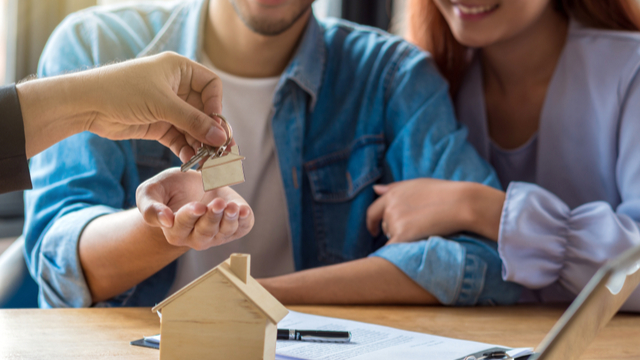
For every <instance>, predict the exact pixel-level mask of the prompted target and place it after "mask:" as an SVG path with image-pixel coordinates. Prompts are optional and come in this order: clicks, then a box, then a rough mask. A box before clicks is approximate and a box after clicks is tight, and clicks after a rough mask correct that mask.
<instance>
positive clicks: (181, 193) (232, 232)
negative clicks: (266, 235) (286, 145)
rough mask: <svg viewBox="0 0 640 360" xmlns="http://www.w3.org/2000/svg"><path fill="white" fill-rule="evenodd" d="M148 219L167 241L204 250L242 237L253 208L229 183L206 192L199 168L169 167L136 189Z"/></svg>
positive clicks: (178, 245) (137, 198)
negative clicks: (228, 185) (181, 168)
mask: <svg viewBox="0 0 640 360" xmlns="http://www.w3.org/2000/svg"><path fill="white" fill-rule="evenodd" d="M136 200H137V204H138V209H139V210H140V212H141V213H142V215H143V217H144V220H145V222H146V223H147V224H148V225H151V226H154V227H160V228H161V229H162V232H163V233H164V235H165V237H166V239H167V242H169V243H170V244H171V245H174V246H177V247H189V248H192V249H195V250H205V249H208V248H210V247H212V246H217V245H222V244H224V243H227V242H230V241H233V240H236V239H238V238H241V237H243V236H245V235H246V234H248V233H249V231H250V230H251V228H252V227H253V224H254V217H253V212H252V211H251V208H250V207H249V205H247V203H246V202H245V201H244V199H243V198H242V197H241V196H240V195H238V193H236V192H235V191H233V190H232V189H231V188H229V187H223V188H220V189H217V190H214V191H208V192H204V191H203V189H202V178H201V176H200V173H199V172H197V171H193V170H190V171H188V172H186V173H182V172H180V169H168V170H165V171H163V172H161V173H160V174H158V175H156V176H155V177H153V178H151V179H149V180H147V181H145V182H144V183H142V184H141V185H140V186H139V187H138V191H137V193H136Z"/></svg>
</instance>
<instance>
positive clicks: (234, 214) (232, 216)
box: [224, 212, 238, 220]
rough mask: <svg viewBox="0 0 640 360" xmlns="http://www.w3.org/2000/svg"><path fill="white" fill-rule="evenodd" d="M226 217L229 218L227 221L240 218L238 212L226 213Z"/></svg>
mask: <svg viewBox="0 0 640 360" xmlns="http://www.w3.org/2000/svg"><path fill="white" fill-rule="evenodd" d="M224 215H225V216H226V217H227V219H231V220H232V219H235V218H237V217H238V213H237V212H235V213H233V214H230V213H225V214H224Z"/></svg>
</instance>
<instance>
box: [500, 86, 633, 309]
mask: <svg viewBox="0 0 640 360" xmlns="http://www.w3.org/2000/svg"><path fill="white" fill-rule="evenodd" d="M625 99H626V101H625V102H624V103H623V106H622V110H621V112H620V114H621V116H620V123H619V124H620V127H619V129H620V130H619V142H618V159H617V163H616V181H617V186H618V192H619V195H620V198H621V202H620V203H619V204H617V205H615V206H612V205H611V204H609V203H607V202H603V201H599V202H590V203H586V204H583V205H581V206H578V207H576V208H574V209H571V208H570V207H569V206H567V205H566V204H565V203H564V202H563V201H562V200H561V199H560V198H558V197H557V196H555V195H554V194H552V193H551V192H549V191H547V190H545V189H543V188H542V187H540V186H537V185H534V184H528V183H518V182H516V183H511V185H510V186H509V188H508V189H507V197H506V201H505V203H504V206H503V213H502V219H501V225H500V234H499V239H498V244H499V247H498V250H499V253H500V257H501V258H502V260H503V262H504V267H503V278H504V279H505V280H509V281H514V282H517V283H519V284H522V285H524V286H526V287H529V288H533V289H538V288H543V287H545V286H548V285H551V284H553V283H555V282H556V281H557V282H559V283H560V284H561V285H563V286H564V287H565V288H566V289H568V290H569V291H571V292H572V293H574V294H578V293H579V292H580V291H581V290H582V289H583V288H584V286H585V285H586V284H587V282H588V281H589V280H590V279H591V277H592V276H593V275H594V274H595V273H596V271H597V270H598V269H599V268H600V267H601V266H602V265H604V264H605V263H606V262H607V261H608V260H610V259H612V258H614V257H615V256H617V255H619V254H621V253H622V252H624V251H625V250H628V249H630V248H631V247H633V246H636V245H640V186H638V184H639V183H638V179H640V141H638V134H640V78H639V77H638V75H636V77H635V81H634V82H633V83H632V85H631V86H630V87H629V90H628V92H627V93H626V97H625ZM623 309H624V310H629V311H640V289H637V290H636V291H635V292H634V293H633V294H632V295H631V296H630V298H629V299H628V300H627V302H626V303H625V305H624V306H623Z"/></svg>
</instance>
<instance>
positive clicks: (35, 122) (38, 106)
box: [17, 73, 91, 158]
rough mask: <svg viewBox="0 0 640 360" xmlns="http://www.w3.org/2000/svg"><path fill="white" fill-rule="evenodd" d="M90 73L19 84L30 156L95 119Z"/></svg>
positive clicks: (19, 95) (77, 131)
mask: <svg viewBox="0 0 640 360" xmlns="http://www.w3.org/2000/svg"><path fill="white" fill-rule="evenodd" d="M89 76H90V75H87V74H86V73H84V74H83V73H78V74H70V75H64V76H57V77H52V78H46V79H38V80H32V81H27V82H24V83H22V84H18V85H17V90H18V97H19V99H20V108H21V109H22V116H23V121H24V131H25V140H26V151H27V157H28V158H31V157H33V156H34V155H36V154H38V153H39V152H41V151H43V150H45V149H46V148H48V147H50V146H51V145H53V144H55V143H57V142H59V141H61V140H64V139H65V138H67V137H69V136H71V135H73V134H76V133H79V132H81V131H83V130H84V128H85V127H86V124H87V122H88V121H89V119H90V118H91V110H90V106H88V105H89V103H90V96H91V92H90V91H88V90H89V89H88V88H87V86H86V84H87V83H88V82H89V79H87V77H89Z"/></svg>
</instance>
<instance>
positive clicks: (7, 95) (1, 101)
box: [0, 85, 32, 193]
mask: <svg viewBox="0 0 640 360" xmlns="http://www.w3.org/2000/svg"><path fill="white" fill-rule="evenodd" d="M31 187H32V185H31V176H30V175H29V162H28V161H27V152H26V150H25V138H24V124H23V123H22V110H21V109H20V101H19V100H18V91H17V90H16V86H15V85H9V86H4V87H0V193H5V192H10V191H17V190H25V189H31Z"/></svg>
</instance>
